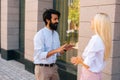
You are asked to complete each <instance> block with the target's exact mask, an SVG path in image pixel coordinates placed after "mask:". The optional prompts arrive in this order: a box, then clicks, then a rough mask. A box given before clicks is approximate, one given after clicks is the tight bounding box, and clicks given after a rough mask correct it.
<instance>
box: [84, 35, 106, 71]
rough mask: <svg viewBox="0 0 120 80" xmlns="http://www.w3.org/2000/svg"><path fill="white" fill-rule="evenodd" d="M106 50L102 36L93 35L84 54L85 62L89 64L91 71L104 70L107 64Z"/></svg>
mask: <svg viewBox="0 0 120 80" xmlns="http://www.w3.org/2000/svg"><path fill="white" fill-rule="evenodd" d="M104 50H105V47H104V43H103V41H102V39H101V38H100V36H99V35H94V36H92V38H91V40H90V41H89V43H88V45H87V46H86V48H85V50H84V52H83V55H82V57H83V59H84V63H85V64H86V65H88V66H89V70H90V71H92V72H100V71H101V70H103V68H104V65H105V62H104Z"/></svg>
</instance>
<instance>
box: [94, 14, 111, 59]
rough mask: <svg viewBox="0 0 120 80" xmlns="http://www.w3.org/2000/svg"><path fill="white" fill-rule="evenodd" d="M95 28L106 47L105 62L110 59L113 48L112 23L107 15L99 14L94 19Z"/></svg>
mask: <svg viewBox="0 0 120 80" xmlns="http://www.w3.org/2000/svg"><path fill="white" fill-rule="evenodd" d="M93 27H94V30H95V33H96V34H98V35H99V36H100V37H101V38H102V40H103V43H104V45H105V53H104V60H106V59H108V57H109V56H110V52H111V46H112V34H111V21H110V18H109V16H108V15H107V14H105V13H97V14H96V15H95V17H94V21H93Z"/></svg>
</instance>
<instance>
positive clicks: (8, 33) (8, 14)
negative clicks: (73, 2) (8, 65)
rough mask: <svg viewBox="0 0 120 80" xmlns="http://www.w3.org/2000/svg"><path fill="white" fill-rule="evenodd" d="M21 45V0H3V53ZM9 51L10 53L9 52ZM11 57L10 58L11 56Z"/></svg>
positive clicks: (5, 56)
mask: <svg viewBox="0 0 120 80" xmlns="http://www.w3.org/2000/svg"><path fill="white" fill-rule="evenodd" d="M18 47H19V0H1V53H2V57H3V58H6V59H7V58H8V53H9V52H10V54H9V55H10V56H11V57H13V56H12V55H13V54H12V53H11V51H12V50H15V49H18ZM7 52H8V53H7ZM9 59H10V58H9Z"/></svg>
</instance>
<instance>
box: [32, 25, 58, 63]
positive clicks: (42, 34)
mask: <svg viewBox="0 0 120 80" xmlns="http://www.w3.org/2000/svg"><path fill="white" fill-rule="evenodd" d="M59 47H60V40H59V35H58V33H57V32H56V31H52V30H50V29H48V28H47V27H44V28H43V29H41V30H39V31H38V32H37V33H36V35H35V37H34V63H35V64H51V63H55V62H56V59H57V54H58V53H56V54H54V55H52V56H50V57H49V58H47V54H48V52H49V51H51V50H54V49H57V48H59Z"/></svg>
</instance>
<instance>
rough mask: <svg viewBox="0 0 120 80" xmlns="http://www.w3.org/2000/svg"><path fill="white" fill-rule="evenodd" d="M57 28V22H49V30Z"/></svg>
mask: <svg viewBox="0 0 120 80" xmlns="http://www.w3.org/2000/svg"><path fill="white" fill-rule="evenodd" d="M57 27H58V23H57V22H56V23H52V22H50V29H51V30H57Z"/></svg>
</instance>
